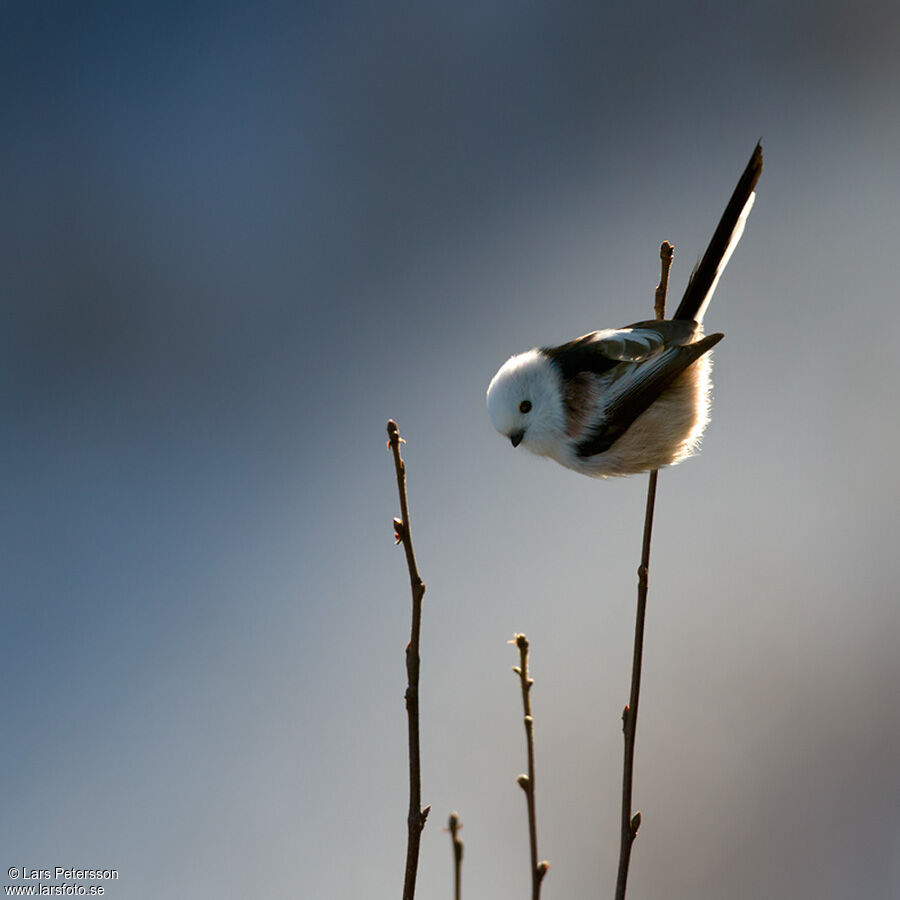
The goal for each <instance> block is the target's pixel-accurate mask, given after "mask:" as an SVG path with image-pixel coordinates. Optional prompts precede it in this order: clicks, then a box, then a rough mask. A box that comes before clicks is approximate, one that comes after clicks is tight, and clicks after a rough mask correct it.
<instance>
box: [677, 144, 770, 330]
mask: <svg viewBox="0 0 900 900" xmlns="http://www.w3.org/2000/svg"><path fill="white" fill-rule="evenodd" d="M762 166H763V159H762V145H761V144H757V145H756V149H755V150H754V151H753V155H752V156H751V157H750V162H748V163H747V168H746V169H744V174H743V175H741V178H740V181H738V183H737V187H735V189H734V193H733V194H732V195H731V199H730V200H729V201H728V206H726V207H725V212H724V213H722V218H721V219H720V220H719V224H718V227H717V228H716V231H715V234H713V236H712V240H711V241H710V242H709V246H708V247H707V248H706V253H704V254H703V259H701V260H700V262H699V263H698V265H697V268H696V269H694V272H693V274H692V275H691V278H690V281H688V286H687V287H686V288H685V291H684V297H682V298H681V303H680V304H679V305H678V310H677V311H676V313H675V315H674V317H673V318H675V319H693V320H694V321H695V322H702V321H703V314H704V313H705V312H706V307H707V306H709V301H710V300H712V295H713V293H714V292H715V290H716V285H717V284H718V283H719V278H720V277H721V275H722V272H724V271H725V266H726V265H728V260H729V259H731V254H732V253H734V248H735V247H737V245H738V241H739V240H740V239H741V235H742V234H743V233H744V225H745V223H746V222H747V216H749V215H750V210H751V209H752V208H753V201H754V200H755V199H756V194H755V193H754V188H755V187H756V182H757V181H759V176H760V174H762Z"/></svg>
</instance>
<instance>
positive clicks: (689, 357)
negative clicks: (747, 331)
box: [576, 333, 725, 457]
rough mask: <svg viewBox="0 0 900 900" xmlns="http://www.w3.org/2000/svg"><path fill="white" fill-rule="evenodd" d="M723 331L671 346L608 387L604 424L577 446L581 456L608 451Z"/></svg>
mask: <svg viewBox="0 0 900 900" xmlns="http://www.w3.org/2000/svg"><path fill="white" fill-rule="evenodd" d="M723 337H725V335H724V334H721V333H720V334H711V335H709V336H708V337H705V338H703V339H702V340H699V341H697V342H696V343H694V344H688V345H687V346H680V347H671V348H669V349H668V350H666V351H665V352H664V353H661V354H659V356H658V357H656V358H655V359H650V360H648V361H647V362H645V363H642V364H640V365H639V366H637V368H636V369H635V370H634V372H633V374H631V375H626V376H624V377H623V378H622V385H621V387H618V388H617V386H616V385H615V384H614V385H612V386H611V387H610V388H609V391H608V394H607V396H608V397H609V403H608V405H607V406H606V409H605V413H604V416H603V423H602V424H601V425H600V426H599V427H597V428H594V429H592V430H591V431H590V432H589V433H588V435H587V437H586V438H585V439H584V440H583V441H582V442H581V443H579V444H578V445H577V446H576V451H577V453H578V455H579V456H581V457H585V456H596V455H597V454H598V453H605V452H606V451H607V450H609V448H610V447H612V445H613V444H614V443H615V442H616V441H617V440H618V439H619V438H620V437H622V435H623V434H625V432H626V431H627V430H628V429H629V428H630V427H631V425H632V424H633V422H634V420H635V419H637V417H638V416H639V415H640V414H641V413H642V412H644V411H645V410H646V409H647V408H648V407H649V406H650V405H651V404H652V403H653V402H654V401H655V400H656V399H657V398H658V397H659V396H660V394H662V393H663V391H665V390H666V389H667V388H668V387H669V386H670V385H671V384H672V382H673V381H675V379H676V378H677V377H678V376H679V375H680V374H681V373H682V372H683V371H684V370H685V369H686V368H687V367H688V366H689V365H691V363H693V362H696V361H697V360H698V359H699V358H700V357H701V356H703V354H704V353H706V352H707V351H709V350H711V349H712V348H713V347H714V346H715V345H716V344H718V343H719V341H720V340H722V338H723Z"/></svg>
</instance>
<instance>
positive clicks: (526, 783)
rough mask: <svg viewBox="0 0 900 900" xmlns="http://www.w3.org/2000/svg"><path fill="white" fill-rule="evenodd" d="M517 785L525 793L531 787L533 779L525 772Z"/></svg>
mask: <svg viewBox="0 0 900 900" xmlns="http://www.w3.org/2000/svg"><path fill="white" fill-rule="evenodd" d="M516 784H517V785H518V786H519V787H520V788H522V790H523V791H527V790H528V788H530V787H531V779H530V778H529V777H528V776H527V775H526V774H525V773H524V772H523V773H522V774H521V775H520V776H519V777H518V778H517V779H516Z"/></svg>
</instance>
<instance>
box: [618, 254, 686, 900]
mask: <svg viewBox="0 0 900 900" xmlns="http://www.w3.org/2000/svg"><path fill="white" fill-rule="evenodd" d="M674 253H675V248H674V247H673V246H672V245H671V244H670V243H669V242H668V241H663V242H662V246H661V247H660V248H659V257H660V260H661V271H660V277H659V285H658V286H657V288H656V294H655V297H654V308H655V311H656V318H657V319H664V318H665V317H666V291H667V290H668V286H669V269H670V268H671V266H672V257H673V255H674ZM658 475H659V471H658V470H657V469H654V470H653V471H652V472H651V473H650V481H649V483H648V485H647V508H646V511H645V513H644V540H643V546H642V548H641V565H640V567H639V568H638V600H637V615H636V618H635V624H634V656H633V658H632V663H631V696H630V698H629V702H628V705H627V706H626V707H625V709H624V710H622V730H623V732H624V733H625V761H624V764H623V767H622V836H621V842H620V845H619V874H618V878H617V880H616V900H624V898H625V888H626V886H627V883H628V864H629V862H630V861H631V845H632V844H633V843H634V839H635V838H636V837H637V833H638V828H640V827H641V814H640V813H639V812H637V813H634V814H633V815H632V811H631V810H632V806H631V789H632V784H633V781H634V741H635V736H636V734H637V717H638V702H639V701H640V697H641V664H642V661H643V657H644V619H645V617H646V613H647V588H648V577H649V574H650V538H651V535H652V533H653V509H654V506H655V505H656V480H657V476H658Z"/></svg>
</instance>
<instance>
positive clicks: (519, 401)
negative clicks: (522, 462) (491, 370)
mask: <svg viewBox="0 0 900 900" xmlns="http://www.w3.org/2000/svg"><path fill="white" fill-rule="evenodd" d="M487 407H488V415H489V416H490V417H491V422H493V424H494V428H496V429H497V431H499V432H500V434H502V435H503V436H504V437H507V438H509V440H510V441H511V442H512V445H513V447H518V446H519V444H521V445H522V446H523V447H525V448H526V449H527V450H530V451H531V452H532V453H537V454H538V455H539V456H554V455H556V451H557V450H558V448H559V445H560V438H561V437H563V436H564V435H565V409H564V407H563V397H562V385H561V384H560V378H559V374H558V373H557V372H556V370H555V368H554V366H553V363H552V362H551V361H550V360H549V359H548V358H547V357H546V356H545V355H544V354H543V353H541V352H540V351H539V350H529V351H528V352H527V353H520V354H519V355H518V356H513V357H510V359H508V360H507V361H506V362H505V363H504V364H503V365H502V366H501V367H500V371H498V372H497V374H496V375H495V376H494V377H493V379H492V380H491V383H490V385H489V386H488V390H487Z"/></svg>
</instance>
